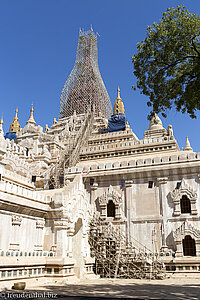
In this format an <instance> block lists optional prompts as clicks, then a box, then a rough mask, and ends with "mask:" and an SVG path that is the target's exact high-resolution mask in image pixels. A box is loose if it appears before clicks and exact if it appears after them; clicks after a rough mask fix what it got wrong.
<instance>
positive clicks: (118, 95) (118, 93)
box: [117, 86, 121, 99]
mask: <svg viewBox="0 0 200 300" xmlns="http://www.w3.org/2000/svg"><path fill="white" fill-rule="evenodd" d="M117 99H121V98H120V88H119V86H118V88H117Z"/></svg>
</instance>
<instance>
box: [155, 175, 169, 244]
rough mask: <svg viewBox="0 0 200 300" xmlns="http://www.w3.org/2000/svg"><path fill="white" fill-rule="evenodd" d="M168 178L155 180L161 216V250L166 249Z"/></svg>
mask: <svg viewBox="0 0 200 300" xmlns="http://www.w3.org/2000/svg"><path fill="white" fill-rule="evenodd" d="M167 180H168V178H167V177H163V178H157V183H158V184H159V190H160V197H161V199H160V205H161V208H160V213H161V216H162V226H163V232H161V235H162V248H166V247H167V246H166V235H167V231H168V228H167V222H168V219H167V193H166V183H167Z"/></svg>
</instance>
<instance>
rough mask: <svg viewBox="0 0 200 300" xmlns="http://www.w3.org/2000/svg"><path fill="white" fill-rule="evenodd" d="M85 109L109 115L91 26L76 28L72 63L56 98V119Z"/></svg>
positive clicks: (109, 107)
mask: <svg viewBox="0 0 200 300" xmlns="http://www.w3.org/2000/svg"><path fill="white" fill-rule="evenodd" d="M89 109H91V110H93V111H95V112H96V113H99V112H101V114H102V115H103V116H105V117H107V118H108V117H110V116H111V114H112V105H111V102H110V98H109V95H108V93H107V90H106V88H105V85H104V83H103V80H102V77H101V74H100V71H99V66H98V55H97V36H96V35H95V33H94V32H93V30H92V29H91V30H89V31H81V30H80V33H79V40H78V47H77V52H76V60H75V65H74V68H73V70H72V72H71V74H70V75H69V77H68V79H67V81H66V83H65V85H64V87H63V90H62V93H61V97H60V114H59V118H64V117H69V116H71V115H73V113H74V111H76V113H77V114H82V113H86V112H87V111H88V110H89Z"/></svg>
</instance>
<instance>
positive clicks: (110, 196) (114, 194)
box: [98, 185, 121, 206]
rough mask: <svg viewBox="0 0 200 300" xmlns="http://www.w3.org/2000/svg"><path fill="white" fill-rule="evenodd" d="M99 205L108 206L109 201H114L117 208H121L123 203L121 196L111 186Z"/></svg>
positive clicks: (102, 196) (101, 197)
mask: <svg viewBox="0 0 200 300" xmlns="http://www.w3.org/2000/svg"><path fill="white" fill-rule="evenodd" d="M98 200H99V205H100V206H103V205H106V204H107V203H108V202H109V200H112V201H113V203H114V204H115V206H119V205H120V203H121V196H120V195H119V194H118V193H117V192H116V191H114V190H113V187H112V186H111V185H110V186H109V188H108V190H107V191H106V192H104V193H103V195H101V196H100V197H99V198H98Z"/></svg>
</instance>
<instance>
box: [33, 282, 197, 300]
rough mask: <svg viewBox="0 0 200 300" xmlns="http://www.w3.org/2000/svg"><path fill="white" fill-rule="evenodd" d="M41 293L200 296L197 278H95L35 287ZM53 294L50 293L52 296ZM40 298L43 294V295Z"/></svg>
mask: <svg viewBox="0 0 200 300" xmlns="http://www.w3.org/2000/svg"><path fill="white" fill-rule="evenodd" d="M33 291H37V292H38V293H42V292H44V291H45V292H46V293H53V294H57V296H56V297H57V298H58V299H73V300H75V299H88V300H92V299H96V300H97V299H163V300H164V299H172V300H177V299H181V300H186V299H200V280H198V279H165V280H159V281H158V280H152V281H149V280H135V279H115V280H111V279H95V280H87V281H80V282H79V283H69V284H66V285H49V286H45V287H44V286H40V287H37V288H34V290H32V292H33ZM50 298H51V297H50ZM40 299H41V298H40Z"/></svg>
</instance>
